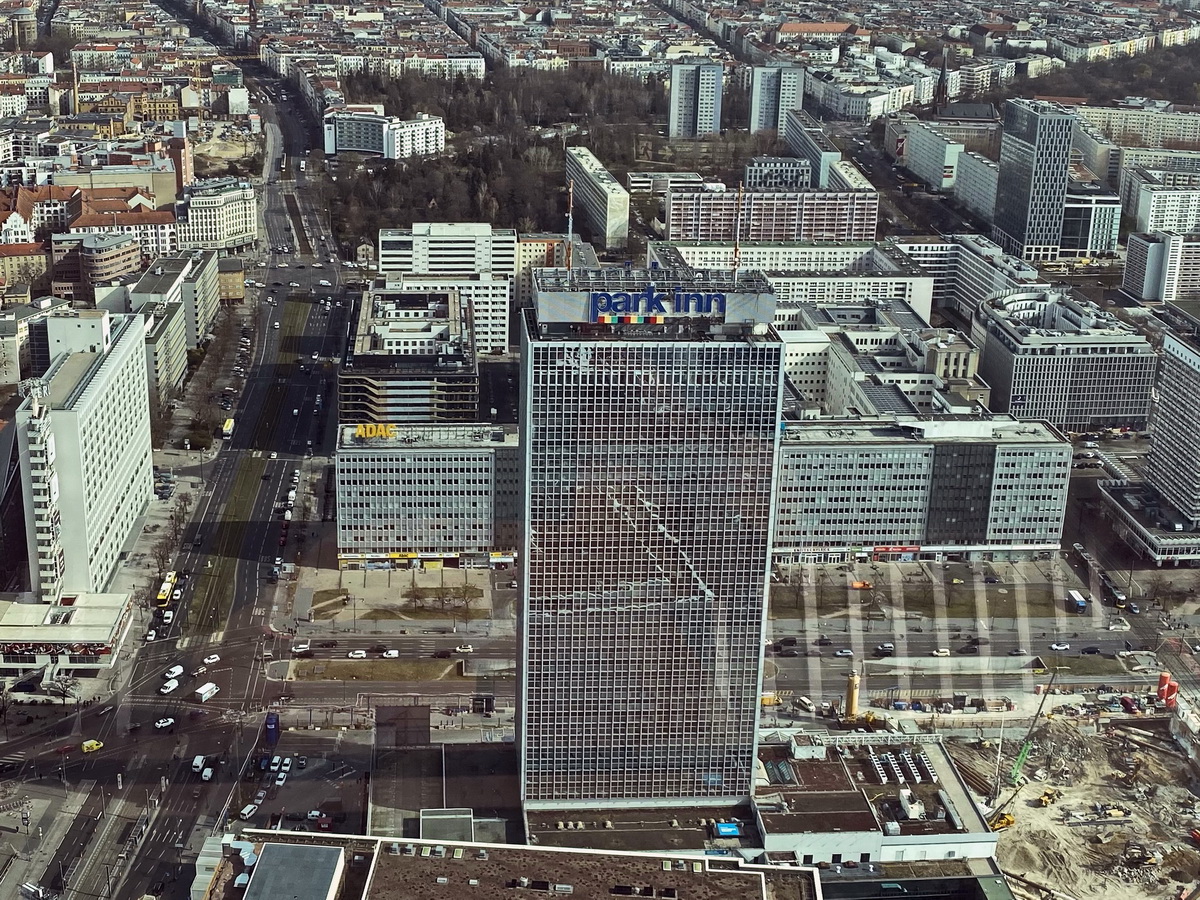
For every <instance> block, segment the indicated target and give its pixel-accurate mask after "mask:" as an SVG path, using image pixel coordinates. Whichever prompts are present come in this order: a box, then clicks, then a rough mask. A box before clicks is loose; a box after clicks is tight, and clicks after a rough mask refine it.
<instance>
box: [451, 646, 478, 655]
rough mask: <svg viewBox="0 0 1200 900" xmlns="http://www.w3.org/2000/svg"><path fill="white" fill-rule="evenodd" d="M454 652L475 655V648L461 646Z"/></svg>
mask: <svg viewBox="0 0 1200 900" xmlns="http://www.w3.org/2000/svg"><path fill="white" fill-rule="evenodd" d="M454 652H455V653H474V652H475V648H474V647H472V646H471V645H470V644H459V645H458V646H457V647H455V648H454Z"/></svg>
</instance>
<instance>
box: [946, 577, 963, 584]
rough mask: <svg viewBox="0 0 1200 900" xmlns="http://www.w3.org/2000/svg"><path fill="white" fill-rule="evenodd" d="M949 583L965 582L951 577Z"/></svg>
mask: <svg viewBox="0 0 1200 900" xmlns="http://www.w3.org/2000/svg"><path fill="white" fill-rule="evenodd" d="M950 583H951V584H966V582H965V581H963V580H962V579H961V578H951V579H950Z"/></svg>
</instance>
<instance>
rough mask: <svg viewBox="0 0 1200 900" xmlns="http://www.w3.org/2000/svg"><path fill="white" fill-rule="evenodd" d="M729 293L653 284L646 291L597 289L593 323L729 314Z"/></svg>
mask: <svg viewBox="0 0 1200 900" xmlns="http://www.w3.org/2000/svg"><path fill="white" fill-rule="evenodd" d="M726 303H727V301H726V296H725V294H721V293H707V292H701V291H687V290H684V289H683V288H679V287H676V288H675V289H674V290H672V291H671V292H670V293H667V292H666V291H660V290H658V288H656V287H655V286H654V285H653V284H649V285H647V286H646V287H645V288H644V289H643V290H641V291H636V292H630V291H613V292H609V291H593V292H592V293H591V294H590V295H589V297H588V309H589V312H590V316H589V318H590V319H591V321H593V322H601V323H618V322H651V323H652V322H655V321H661V320H663V319H667V318H673V317H676V316H712V315H721V316H724V315H725V311H726Z"/></svg>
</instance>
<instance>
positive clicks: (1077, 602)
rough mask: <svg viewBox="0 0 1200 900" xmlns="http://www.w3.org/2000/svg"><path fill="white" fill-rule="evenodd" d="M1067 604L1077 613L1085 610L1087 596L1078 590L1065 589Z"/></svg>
mask: <svg viewBox="0 0 1200 900" xmlns="http://www.w3.org/2000/svg"><path fill="white" fill-rule="evenodd" d="M1067 606H1069V607H1070V608H1071V609H1073V610H1075V612H1077V613H1085V612H1087V607H1088V602H1087V598H1086V597H1085V596H1083V594H1081V593H1080V592H1079V591H1067Z"/></svg>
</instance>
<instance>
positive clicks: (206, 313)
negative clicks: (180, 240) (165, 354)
mask: <svg viewBox="0 0 1200 900" xmlns="http://www.w3.org/2000/svg"><path fill="white" fill-rule="evenodd" d="M172 302H178V303H182V304H183V307H184V313H185V318H184V324H185V325H186V327H187V345H188V349H189V350H191V349H195V348H196V347H198V346H200V344H201V343H202V342H203V341H204V339H205V337H206V335H208V334H209V332H210V330H211V329H212V324H213V321H214V320H215V319H216V317H217V310H218V309H220V306H221V284H220V273H219V272H218V271H217V254H216V253H215V252H213V251H211V250H188V251H181V252H179V253H176V254H174V255H172V256H160V257H159V258H158V259H156V260H155V261H154V262H153V263H152V264H151V266H150V268H149V269H147V270H146V272H145V274H143V275H142V277H141V278H140V279H138V282H137V284H135V285H134V286H133V287H131V288H130V289H129V305H130V308H131V309H132V310H133V311H134V312H138V311H140V310H141V309H142V307H144V306H145V305H146V304H147V303H152V304H156V305H157V304H162V303H172Z"/></svg>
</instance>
